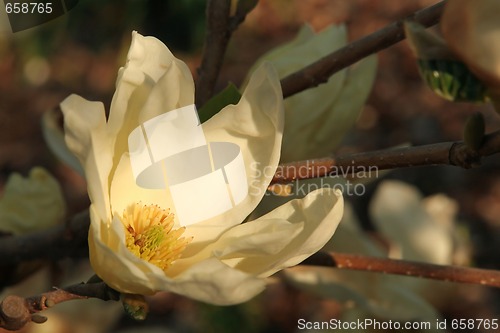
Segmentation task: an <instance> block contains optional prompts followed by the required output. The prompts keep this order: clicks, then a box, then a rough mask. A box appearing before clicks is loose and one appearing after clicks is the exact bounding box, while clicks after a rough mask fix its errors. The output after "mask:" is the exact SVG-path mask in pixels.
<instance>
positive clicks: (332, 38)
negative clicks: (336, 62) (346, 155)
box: [253, 25, 347, 162]
mask: <svg viewBox="0 0 500 333" xmlns="http://www.w3.org/2000/svg"><path fill="white" fill-rule="evenodd" d="M346 42H347V33H346V29H345V27H344V26H333V25H332V26H330V27H328V28H326V29H324V30H322V31H320V32H318V33H314V32H313V30H312V28H311V27H310V26H309V25H304V26H303V27H302V29H301V30H300V32H299V34H298V36H297V37H296V38H295V39H294V40H293V41H292V42H290V43H288V44H284V45H281V46H278V47H277V48H275V49H273V50H272V51H270V52H269V53H267V54H265V55H264V56H262V57H261V58H260V59H259V60H258V61H257V62H256V64H255V65H254V67H253V68H256V67H257V66H259V65H260V64H261V63H262V62H264V61H269V62H271V63H272V64H273V66H275V68H276V70H277V72H278V75H279V77H280V78H284V77H285V76H287V75H289V74H291V73H293V72H295V71H297V70H299V69H301V68H303V67H305V66H307V65H310V64H311V63H313V62H314V61H317V60H318V59H320V58H322V57H324V56H326V55H327V54H329V53H331V52H333V51H335V50H336V49H339V48H341V47H342V46H344V45H345V44H346ZM345 73H346V72H345V71H341V72H339V73H337V74H336V75H334V76H332V77H331V78H330V79H329V80H328V82H327V83H325V84H322V85H320V86H319V87H316V88H314V89H309V90H307V91H304V92H301V93H299V94H297V95H295V96H292V97H289V98H287V99H286V100H285V110H286V123H285V136H284V139H283V140H284V142H283V149H282V161H285V162H287V161H292V160H297V159H302V157H301V156H300V155H297V153H296V152H295V150H296V149H298V147H297V146H294V145H293V144H292V143H291V142H292V141H293V140H292V139H293V137H296V136H299V137H301V135H298V134H301V133H302V131H303V130H304V128H307V126H308V125H310V124H312V123H313V122H314V121H316V120H317V118H318V117H320V116H321V114H323V113H324V112H325V110H329V109H330V107H331V104H332V102H333V101H334V100H335V98H336V97H337V95H338V94H339V92H340V89H341V87H342V85H343V83H344V79H345ZM289 142H290V144H288V143H289ZM302 143H303V142H302ZM307 146H309V145H307ZM297 156H299V157H297Z"/></svg>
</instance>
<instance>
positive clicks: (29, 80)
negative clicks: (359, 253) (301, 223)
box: [0, 0, 500, 332]
mask: <svg viewBox="0 0 500 333" xmlns="http://www.w3.org/2000/svg"><path fill="white" fill-rule="evenodd" d="M436 2H437V1H435V0H404V1H403V0H400V1H394V0H351V1H345V0H260V1H259V4H258V6H257V7H256V8H255V9H254V10H253V11H252V12H251V13H250V14H249V15H248V16H247V18H246V20H245V22H244V23H243V24H242V25H241V26H240V27H239V28H238V30H237V31H236V32H235V33H234V34H233V37H232V39H231V42H230V44H229V47H228V50H227V53H226V58H225V61H224V65H223V68H222V71H221V74H220V76H219V80H218V84H217V87H216V90H217V91H219V90H222V89H223V88H224V87H225V86H226V84H227V82H228V81H231V82H233V83H235V84H236V85H237V86H239V85H240V84H241V83H242V82H243V80H244V78H245V77H246V75H247V72H248V70H249V68H250V67H251V66H252V65H253V63H254V62H255V60H257V59H258V58H259V56H261V55H262V54H264V53H265V52H266V51H268V50H270V49H272V48H273V47H275V46H277V45H279V44H281V43H284V42H286V41H289V40H291V39H293V38H294V36H295V34H296V33H297V31H298V30H299V29H300V27H301V26H302V24H304V23H306V22H307V23H309V24H311V25H312V26H313V27H314V29H315V30H317V31H319V30H321V29H323V28H325V27H326V26H328V25H330V24H341V23H343V24H346V26H347V29H348V35H349V40H350V41H352V40H355V39H358V38H360V37H362V36H365V35H367V34H369V33H371V32H374V31H376V30H378V29H380V28H382V27H383V26H385V25H387V24H389V23H391V22H393V21H394V20H397V19H400V18H403V17H404V16H406V15H409V14H411V13H412V12H414V11H416V10H418V9H421V8H424V7H427V6H429V5H432V4H434V3H436ZM205 5H206V4H205V1H203V0H185V1H164V0H106V1H103V0H80V1H79V2H78V4H77V5H76V6H75V7H74V8H73V9H72V10H71V11H70V12H69V13H68V14H66V15H64V16H61V17H59V18H57V19H55V20H53V21H50V22H48V23H46V24H43V25H41V26H38V27H36V28H32V29H29V30H25V31H21V32H18V33H15V34H8V33H3V34H0V193H1V191H2V187H3V185H4V184H5V181H6V180H7V178H8V176H9V175H10V174H11V173H12V172H20V173H21V174H27V173H28V172H29V170H30V169H31V167H33V166H35V165H40V166H44V167H45V168H47V169H48V170H49V171H50V172H51V173H52V174H54V175H55V176H56V177H57V179H58V180H59V181H60V183H61V185H62V187H63V190H64V195H65V198H66V200H67V203H68V216H71V215H73V214H74V213H76V212H79V211H81V210H83V209H85V208H86V207H88V204H89V201H88V198H87V193H86V188H85V186H86V185H85V181H84V180H83V179H82V178H81V177H80V176H79V175H78V174H76V173H75V172H74V171H73V170H71V169H70V168H68V167H67V166H65V165H63V164H62V163H61V162H59V161H58V160H57V159H56V158H55V157H54V156H53V155H52V153H51V152H50V150H49V149H48V148H47V146H46V144H45V143H44V140H43V137H42V132H41V126H40V121H41V117H42V115H43V114H44V112H46V111H48V110H52V109H56V108H57V107H58V104H59V103H60V102H61V101H62V100H63V99H64V98H65V97H67V96H68V95H69V94H71V93H76V94H79V95H81V96H83V97H85V98H87V99H90V100H99V101H103V102H104V104H105V106H106V109H109V104H110V101H111V98H112V95H113V93H114V84H115V80H116V75H117V71H118V69H119V67H120V66H122V65H123V64H124V61H125V57H126V54H127V51H128V48H129V45H130V40H131V32H132V30H137V31H138V32H140V33H141V34H143V35H153V36H155V37H157V38H159V39H160V40H162V41H163V42H164V43H165V44H166V45H167V46H168V47H169V48H170V49H171V51H172V52H173V53H174V54H175V55H176V57H178V58H180V59H182V60H183V61H184V62H186V63H187V64H188V66H189V67H190V68H191V70H192V73H193V76H194V77H195V80H196V68H197V67H198V65H199V63H200V60H201V52H202V48H203V38H204V33H205V17H204V15H205ZM475 111H480V112H482V113H483V114H484V116H485V119H486V131H487V132H491V131H494V130H497V129H498V128H499V126H500V118H499V115H498V114H496V113H495V111H494V110H493V108H492V107H491V106H490V105H477V104H469V103H452V102H448V101H445V100H444V99H441V98H440V97H438V96H437V95H435V94H434V93H433V92H432V91H431V90H430V89H429V88H427V86H425V85H424V83H423V82H422V80H421V78H420V76H419V72H418V68H417V65H416V62H415V58H414V56H413V55H412V53H411V51H410V49H409V47H408V44H407V43H406V42H405V41H403V42H400V43H398V44H396V45H394V46H393V47H390V48H388V49H386V50H384V51H382V52H380V53H379V54H378V69H377V75H376V79H375V83H374V86H373V89H372V92H371V94H370V97H369V98H368V101H367V103H366V105H365V106H364V110H363V112H362V113H361V116H360V118H359V119H358V121H357V123H356V125H355V127H354V128H353V129H352V130H351V131H350V132H349V133H348V135H347V136H346V137H345V139H344V140H343V142H342V144H341V145H340V146H339V148H338V150H337V151H335V152H332V153H335V154H346V153H354V152H363V151H370V150H376V149H383V148H387V147H391V146H395V145H399V144H402V143H411V144H414V145H422V144H431V143H436V142H441V141H456V140H461V139H462V130H463V125H464V123H465V120H466V118H467V117H468V116H469V115H470V114H472V113H473V112H475ZM304 144H307V143H304ZM499 166H500V156H492V157H489V158H486V159H484V161H483V165H482V166H481V167H480V168H477V169H473V170H462V169H460V168H455V167H419V168H410V169H400V170H395V171H392V172H391V173H388V174H387V175H385V176H384V179H397V180H403V181H404V182H406V183H408V184H412V185H414V186H416V187H417V188H418V189H419V191H420V192H421V193H422V195H423V196H428V195H432V194H437V193H443V194H446V195H447V196H449V197H450V198H452V199H454V200H455V201H456V202H457V204H458V217H457V219H458V220H459V221H460V225H461V227H462V228H463V229H464V230H466V231H465V232H466V233H467V235H468V238H469V239H470V242H471V246H470V252H471V256H470V262H471V264H472V265H474V266H478V267H482V268H491V269H497V270H498V269H500V251H499V245H498V244H500V173H499V172H498V168H499ZM381 181H383V179H382V178H380V179H377V180H375V181H374V182H372V183H370V184H368V185H367V192H366V193H365V194H364V195H363V196H357V197H348V198H347V200H348V201H349V202H351V203H352V205H353V207H354V212H355V214H356V216H357V218H358V219H359V221H360V224H361V225H362V226H363V228H364V229H365V230H366V231H369V232H374V231H375V228H374V226H373V223H372V221H371V218H370V215H369V214H368V207H369V204H370V201H371V199H372V196H373V194H374V193H375V191H376V190H377V187H378V186H379V184H380V182H381ZM429 246H432V244H429ZM66 264H67V263H64V265H66ZM51 272H52V274H54V270H53V269H52V270H51ZM82 280H83V279H82ZM454 297H455V299H459V300H460V302H448V303H447V304H445V305H444V306H442V307H441V308H440V309H439V311H440V312H441V313H442V315H443V317H444V318H449V319H451V318H495V317H496V318H498V317H499V314H500V293H499V291H498V290H496V289H491V288H485V287H479V286H458V287H457V288H455V291H454ZM151 305H152V310H151V314H150V316H149V318H148V319H147V320H146V321H145V322H140V323H139V322H134V321H132V320H130V319H127V318H125V317H122V316H121V315H120V312H119V311H118V312H116V313H113V314H109V316H112V317H113V318H114V320H111V321H110V323H109V325H108V326H107V328H105V329H104V327H101V328H100V329H101V330H99V329H97V328H84V329H83V330H81V332H94V331H96V332H101V331H102V332H106V331H110V332H115V331H124V332H128V330H129V329H137V331H142V332H155V330H154V327H163V329H161V330H159V331H162V332H166V330H165V328H168V329H169V330H171V331H172V332H295V331H296V330H297V320H298V318H310V317H311V316H312V315H313V314H314V316H315V317H316V318H324V320H328V319H329V318H335V317H336V316H338V314H339V313H340V312H341V311H342V304H340V303H338V302H336V301H335V300H331V299H325V298H321V297H318V296H313V295H310V294H307V293H305V292H303V291H300V290H298V289H296V288H294V287H292V286H291V285H288V284H286V283H276V284H272V285H271V286H270V287H269V288H268V289H267V290H266V291H265V292H264V293H263V294H261V295H260V296H258V297H257V298H256V299H254V300H252V301H250V302H248V303H245V304H242V305H238V306H232V307H215V306H209V305H205V304H201V303H197V302H193V301H191V300H188V299H185V298H182V297H179V296H175V295H171V294H162V295H159V296H158V297H155V298H154V299H152V300H151ZM75 306H76V305H75ZM51 321H52V322H53V323H54V322H57V320H56V319H54V320H49V322H48V323H47V324H45V325H41V326H39V328H37V329H38V331H36V332H42V331H43V332H56V330H55V328H54V327H55V326H49V325H50V322H51ZM89 321H90V319H89ZM54 325H55V324H54ZM43 326H45V328H42V327H43ZM98 326H99V325H98ZM43 329H45V330H43ZM102 329H104V330H102ZM0 331H1V330H0ZM74 331H75V330H74V329H73V328H72V327H71V324H69V325H68V324H66V325H60V326H59V327H58V328H57V332H74ZM130 332H132V331H130ZM489 332H491V331H489Z"/></svg>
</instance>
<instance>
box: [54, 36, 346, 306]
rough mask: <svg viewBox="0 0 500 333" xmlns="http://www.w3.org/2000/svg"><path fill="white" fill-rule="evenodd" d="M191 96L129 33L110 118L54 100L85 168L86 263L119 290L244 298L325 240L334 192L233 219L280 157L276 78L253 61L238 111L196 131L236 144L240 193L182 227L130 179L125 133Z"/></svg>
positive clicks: (166, 63) (98, 107)
mask: <svg viewBox="0 0 500 333" xmlns="http://www.w3.org/2000/svg"><path fill="white" fill-rule="evenodd" d="M193 96H194V84H193V80H192V77H191V73H190V72H189V69H188V67H187V66H186V65H185V64H184V63H183V62H182V61H180V60H179V59H177V58H175V57H174V56H173V55H172V53H171V52H170V50H169V49H168V48H167V47H166V46H165V45H164V44H163V43H161V42H160V41H159V40H157V39H156V38H153V37H143V36H141V35H140V34H138V33H135V32H134V33H133V35H132V45H131V47H130V50H129V53H128V57H127V63H126V65H125V67H123V68H121V69H120V71H119V75H118V80H117V84H116V92H115V95H114V97H113V100H112V102H111V110H110V113H109V118H108V119H106V116H105V111H104V107H103V105H102V103H99V102H91V101H87V100H85V99H83V98H81V97H79V96H76V95H72V96H70V97H68V98H67V99H66V100H64V101H63V102H62V103H61V108H62V110H63V113H64V121H65V132H66V143H67V145H68V147H69V148H70V149H71V150H72V151H73V153H74V154H75V155H76V156H77V157H78V159H79V161H80V163H81V165H82V166H83V169H84V171H85V176H86V178H87V183H88V192H89V196H90V199H91V206H90V215H91V226H90V230H89V252H90V261H91V264H92V267H93V269H94V270H95V272H96V274H97V275H98V276H100V277H101V278H102V279H103V280H104V281H105V282H106V283H107V284H108V285H109V286H111V287H112V288H114V289H116V290H118V291H120V292H123V293H135V294H153V293H155V292H157V291H172V292H175V293H179V294H182V295H185V296H188V297H192V298H195V299H198V300H201V301H205V302H209V303H214V304H234V303H239V302H244V301H246V300H248V299H250V298H251V297H253V296H254V295H256V294H257V293H259V292H261V291H262V290H263V288H264V286H265V279H264V278H265V277H268V276H269V275H271V274H273V273H275V272H276V271H278V270H281V269H283V268H285V267H289V266H293V265H296V264H298V263H299V262H301V261H302V260H304V259H305V258H307V257H308V256H309V255H311V254H312V253H314V252H316V251H317V250H319V249H320V248H321V247H322V246H323V245H324V244H325V243H326V242H327V240H328V239H330V237H331V236H332V234H333V233H334V231H335V229H336V227H337V225H338V223H339V220H340V218H341V216H342V209H343V201H342V196H341V194H340V193H339V192H338V191H333V190H329V189H325V190H319V191H315V192H313V193H310V194H309V195H308V196H306V197H305V198H304V199H302V200H296V201H291V202H288V203H287V204H285V205H283V206H281V207H279V208H277V209H276V210H274V211H272V212H270V213H269V214H267V215H265V216H263V217H262V218H260V219H257V220H254V221H250V222H246V223H243V224H241V223H242V221H243V220H244V219H245V218H246V217H247V216H248V215H249V214H250V212H251V211H252V210H253V209H254V208H255V207H256V206H257V204H258V203H259V201H260V200H261V199H262V197H263V196H264V194H265V191H266V189H267V186H268V185H269V182H270V180H271V178H272V176H273V175H274V172H275V170H276V167H277V164H278V161H279V157H280V149H281V137H282V131H283V106H282V103H283V101H282V94H281V89H280V84H279V79H278V77H277V75H276V73H275V72H274V70H273V69H272V67H271V66H270V65H269V64H263V65H262V66H261V67H259V68H258V69H257V70H256V71H255V73H254V74H253V75H252V77H251V78H250V81H249V83H248V86H247V88H246V89H245V91H244V92H243V95H242V97H241V100H240V102H239V103H238V104H237V105H228V106H226V107H225V108H223V109H222V110H221V111H220V112H219V113H218V114H217V115H215V116H214V117H212V118H211V119H210V120H208V121H207V122H206V123H204V124H202V127H203V131H204V133H205V136H206V139H207V141H219V142H221V141H222V142H231V143H234V144H237V145H238V146H239V147H240V149H241V153H242V155H243V159H244V161H245V163H244V164H245V171H246V176H247V183H248V186H249V190H248V195H247V197H246V198H245V199H244V200H243V201H242V202H241V203H239V204H237V205H236V206H235V207H234V208H233V209H231V210H229V211H226V212H225V213H223V214H221V215H218V216H215V217H213V218H210V219H207V220H205V221H203V222H199V223H195V224H191V225H188V226H185V227H181V222H180V221H179V218H178V216H177V215H175V214H172V213H171V211H172V209H173V208H174V205H173V201H172V197H171V196H170V194H169V193H167V192H166V191H165V190H151V189H144V188H142V187H139V186H138V185H137V184H136V182H135V179H134V177H133V170H132V169H131V163H130V154H129V152H128V143H127V138H128V136H129V134H130V133H131V131H132V130H133V129H134V128H136V127H137V126H139V125H140V124H142V123H144V122H145V121H147V120H148V119H152V118H154V117H155V116H158V115H161V114H164V113H165V112H167V111H169V110H174V109H178V108H181V107H184V106H187V105H191V104H193ZM199 190H200V191H210V190H211V189H210V188H201V189H199ZM193 208H196V207H193Z"/></svg>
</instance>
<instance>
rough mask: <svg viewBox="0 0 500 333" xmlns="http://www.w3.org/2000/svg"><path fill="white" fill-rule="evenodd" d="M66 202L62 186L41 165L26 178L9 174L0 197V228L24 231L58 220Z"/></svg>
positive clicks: (61, 218) (56, 222) (17, 232)
mask: <svg viewBox="0 0 500 333" xmlns="http://www.w3.org/2000/svg"><path fill="white" fill-rule="evenodd" d="M65 212H66V203H65V201H64V197H63V194H62V191H61V186H60V185H59V183H58V182H57V180H56V179H55V178H54V177H52V175H51V174H50V173H49V172H48V171H47V170H45V169H44V168H41V167H34V168H33V169H31V171H30V174H29V177H27V178H24V177H22V176H21V175H20V174H18V173H12V174H11V175H10V176H9V179H8V180H7V183H6V184H5V188H4V193H3V196H2V198H1V199H0V231H4V232H11V233H13V234H24V233H27V232H33V231H37V230H43V229H45V228H48V227H50V226H53V225H56V224H58V223H61V222H62V220H63V218H64V214H65Z"/></svg>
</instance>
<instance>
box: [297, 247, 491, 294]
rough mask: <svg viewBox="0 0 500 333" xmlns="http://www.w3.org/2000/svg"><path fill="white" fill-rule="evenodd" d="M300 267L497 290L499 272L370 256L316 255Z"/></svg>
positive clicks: (331, 253)
mask: <svg viewBox="0 0 500 333" xmlns="http://www.w3.org/2000/svg"><path fill="white" fill-rule="evenodd" d="M301 265H308V266H325V267H335V268H338V269H348V270H358V271H368V272H377V273H384V274H397V275H405V276H414V277H420V278H426V279H434V280H441V281H448V282H459V283H472V284H480V285H485V286H491V287H497V288H500V271H495V270H489V269H480V268H469V267H458V266H442V265H435V264H428V263H421V262H412V261H405V260H395V259H387V258H379V257H370V256H363V255H356V254H346V253H336V252H318V253H315V254H313V255H312V256H311V257H309V258H308V259H306V260H304V261H303V262H302V263H301Z"/></svg>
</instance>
